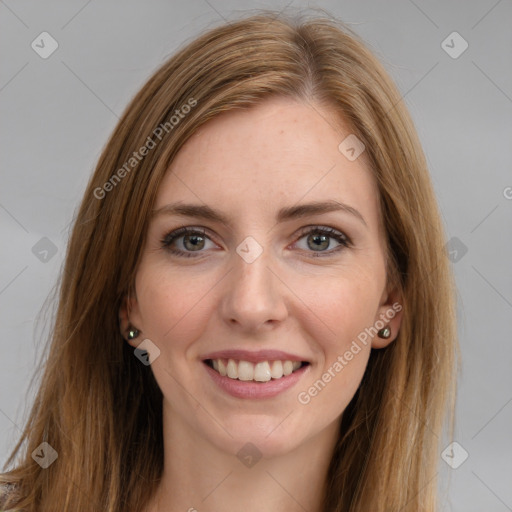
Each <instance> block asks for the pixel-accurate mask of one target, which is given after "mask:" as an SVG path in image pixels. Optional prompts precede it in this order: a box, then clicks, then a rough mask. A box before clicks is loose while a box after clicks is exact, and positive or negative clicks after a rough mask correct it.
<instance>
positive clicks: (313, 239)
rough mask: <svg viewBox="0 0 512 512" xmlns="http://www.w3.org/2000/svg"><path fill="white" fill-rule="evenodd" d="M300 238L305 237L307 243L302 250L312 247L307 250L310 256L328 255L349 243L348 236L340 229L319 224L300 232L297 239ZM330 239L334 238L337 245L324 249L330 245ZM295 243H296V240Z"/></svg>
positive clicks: (347, 245) (348, 245)
mask: <svg viewBox="0 0 512 512" xmlns="http://www.w3.org/2000/svg"><path fill="white" fill-rule="evenodd" d="M302 238H306V244H307V248H306V249H302V250H305V251H307V250H308V249H312V251H308V252H312V256H314V257H318V256H328V255H331V254H333V253H334V252H338V251H340V250H342V249H343V248H346V247H350V245H351V242H350V240H349V238H348V237H347V236H346V235H345V234H344V233H342V232H341V231H337V230H335V229H333V228H325V227H320V226H315V227H312V228H311V227H310V228H306V230H305V231H303V232H302V234H301V237H300V238H299V240H301V239H302ZM332 240H335V241H336V243H338V246H337V247H334V248H333V249H330V250H326V249H328V248H329V246H330V245H331V242H332ZM296 243H298V241H297V242H296ZM315 253H316V254H315Z"/></svg>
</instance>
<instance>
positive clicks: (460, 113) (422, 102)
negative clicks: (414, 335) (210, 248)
mask: <svg viewBox="0 0 512 512" xmlns="http://www.w3.org/2000/svg"><path fill="white" fill-rule="evenodd" d="M289 5H290V7H289V8H288V9H289V10H290V9H291V11H294V10H295V9H301V8H304V7H308V6H309V7H315V6H316V7H321V8H323V9H327V10H328V11H329V12H330V13H332V14H333V15H334V16H336V17H338V18H340V19H342V20H343V21H345V22H347V23H349V24H350V25H351V26H352V27H353V29H354V30H355V31H356V32H358V33H359V34H360V35H361V36H362V37H363V38H364V39H365V40H366V41H367V43H368V44H369V45H370V46H371V47H372V49H373V50H374V51H375V52H376V53H377V55H378V56H379V57H380V59H381V60H382V61H383V62H384V64H385V66H386V68H387V69H388V71H389V72H390V73H391V75H392V76H393V77H394V79H395V80H396V82H397V83H398V86H399V88H400V90H401V91H402V93H403V97H404V101H405V102H406V104H407V105H408V107H409V109H410V111H411V113H412V116H413V118H414V121H415V123H416V126H417V129H418V132H419V135H420V137H421V140H422V143H423V145H424V149H425V152H426V154H427V158H428V163H429V166H430V170H431V173H432V178H433V181H434V184H435V187H436V191H437V194H438V198H439V202H440V206H441V209H442V213H443V218H444V222H445V226H446V229H447V234H448V238H449V239H452V240H451V242H450V244H451V245H450V247H451V249H455V250H456V251H457V254H455V252H453V250H452V259H453V260H454V262H453V267H454V271H455V273H456V279H457V284H458V289H459V295H460V302H459V315H458V316H459V320H460V326H459V332H460V340H461V348H462V363H463V369H462V373H461V374H460V378H459V386H460V387H459V394H458V404H457V424H456V432H455V439H456V440H457V441H458V442H459V443H460V445H461V446H462V447H463V448H464V449H465V450H466V451H467V452H468V454H469V457H468V459H467V460H466V461H465V462H464V463H463V464H462V465H460V467H458V468H457V469H452V468H450V467H449V466H448V465H447V464H446V463H445V462H444V461H443V460H440V472H441V481H442V483H443V489H447V490H445V492H444V493H443V495H444V499H443V501H442V507H441V510H444V511H450V510H451V511H460V512H471V511H475V512H482V511H484V510H485V511H486V512H493V511H494V512H502V511H507V510H512V437H511V436H510V431H511V430H512V429H511V425H512V403H511V402H512V385H511V384H512V372H511V367H512V343H511V341H512V337H511V330H512V322H511V318H512V314H511V313H512V272H511V263H512V258H511V256H512V229H511V222H510V220H511V218H512V215H511V214H512V173H511V162H512V150H511V146H512V116H511V114H512V58H511V56H512V55H511V53H512V52H511V49H512V30H511V29H510V27H511V26H512V3H511V1H510V0H500V1H496V0H481V1H471V2H469V1H458V2H456V1H452V2H442V1H432V2H427V1H420V0H415V1H414V2H413V1H412V0H395V1H392V2H380V1H378V0H372V1H362V2H358V1H355V0H354V1H348V0H337V1H322V2H318V3H316V4H315V3H314V2H309V3H306V2H299V1H296V2H292V3H290V4H289ZM285 6H286V2H279V1H274V2H250V1H238V2H235V1H225V0H210V1H208V2H207V1H205V0H189V1H187V2H186V3H183V4H181V3H180V4H178V3H172V2H168V1H167V2H165V1H162V0H160V1H158V0H152V1H147V2H142V1H138V2H137V1H133V0H132V1H122V2H121V1H113V0H110V1H105V0H102V1H100V0H92V1H91V0H89V1H86V0H84V1H83V0H80V1H66V2H64V1H60V2H57V1H44V2H43V1H41V0H38V1H35V0H34V1H14V0H5V1H0V52H1V62H2V67H1V72H0V108H1V114H0V115H1V120H2V122H1V124H0V135H1V137H0V144H1V153H2V168H1V169H2V170H1V172H2V180H1V188H0V227H1V230H2V243H1V255H0V262H1V266H0V325H1V330H2V335H1V336H0V347H1V351H2V352H1V353H2V357H1V361H0V464H2V465H3V463H4V461H5V459H6V457H7V453H8V449H9V448H10V447H12V446H13V442H14V440H15V439H16V438H17V436H18V434H19V428H20V427H21V426H22V424H23V418H24V414H25V413H26V408H27V404H28V403H29V402H30V400H29V399H30V397H31V396H32V391H31V390H30V389H29V382H30V378H31V376H32V374H33V372H34V369H35V363H36V361H37V357H38V355H39V354H40V353H41V350H42V348H41V339H42V336H43V334H44V333H45V332H46V329H47V328H46V327H45V323H44V318H42V319H41V321H40V322H38V323H36V320H37V317H38V313H39V311H40V309H41V307H42V305H43V303H44V301H45V299H46V298H47V296H48V294H49V293H50V291H51V290H52V288H53V286H54V283H55V280H56V278H57V275H58V271H59V269H60V266H61V264H62V262H63V256H64V253H65V247H66V241H67V237H68V230H69V223H70V221H71V220H72V217H73V214H74V211H75V208H76V207H77V206H78V203H79V201H80V199H81V196H82V193H83V191H84V188H85V185H86V183H87V180H88V178H89V176H90V174H91V172H92V171H93V168H94V166H95V163H96V161H97V159H98V156H99V154H100V151H101V149H102V147H103V145H104V144H105V143H106V140H107V137H108V135H109V134H110V132H111V130H112V129H113V127H114V125H115V123H116V122H117V120H118V116H119V115H120V113H121V112H122V110H123V109H124V107H125V106H126V104H127V103H128V101H129V100H130V99H131V97H132V96H133V95H134V93H135V92H136V91H137V90H138V89H139V88H140V87H141V86H142V85H143V83H144V82H145V80H146V79H147V78H148V77H149V75H150V74H151V73H152V72H153V71H154V70H155V69H156V67H157V66H159V65H160V64H161V63H162V62H163V60H164V59H165V58H166V57H167V56H169V55H170V54H171V53H173V52H174V51H175V50H176V49H177V48H178V46H180V45H181V44H182V43H183V42H185V41H187V40H189V39H190V38H192V37H193V36H195V35H197V34H198V33H200V32H201V31H203V30H204V29H206V28H209V27H212V26H214V25H217V24H219V23H220V22H222V20H223V18H225V19H232V17H233V15H236V14H237V13H240V14H241V13H243V12H247V11H249V10H252V9H257V8H262V7H265V8H276V9H282V8H284V7H285ZM43 31H47V32H49V33H50V34H51V36H52V37H53V38H55V40H57V42H58V44H59V47H58V49H57V50H56V51H55V53H53V54H52V55H51V56H50V57H49V58H47V59H42V58H41V57H40V56H39V55H38V54H37V53H36V52H35V51H34V50H33V49H32V48H31V43H32V41H34V40H36V41H37V40H38V39H36V38H37V37H38V36H39V34H40V33H41V32H43ZM454 31H456V32H458V33H459V34H460V35H461V36H462V37H463V38H464V40H466V41H467V43H468V44H469V47H468V49H467V50H466V51H465V52H464V53H462V54H461V55H460V56H459V57H458V58H452V57H451V56H450V55H449V54H448V53H447V52H446V51H445V50H444V49H443V47H442V42H443V41H444V40H445V39H446V38H447V36H448V35H449V34H451V33H452V32H454ZM460 43H461V41H460V40H454V42H453V43H452V42H451V39H448V42H447V43H445V44H449V45H450V46H453V47H454V48H453V49H452V50H451V51H452V52H453V51H457V50H459V49H461V48H462V46H461V45H460ZM45 237H46V238H47V239H49V241H51V242H48V240H46V239H45V240H43V241H41V239H43V238H45ZM453 237H456V239H453ZM36 244H37V245H36ZM53 246H54V247H53ZM34 247H35V248H34ZM52 247H53V248H54V251H56V253H55V254H53V253H52V250H51V249H52ZM44 249H46V250H49V252H48V253H44V252H42V251H43V250H44ZM465 249H467V252H466V253H464V250H465ZM457 453H458V452H457ZM456 456H457V457H459V456H460V455H456ZM448 484H449V487H448Z"/></svg>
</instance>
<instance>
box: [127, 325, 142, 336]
mask: <svg viewBox="0 0 512 512" xmlns="http://www.w3.org/2000/svg"><path fill="white" fill-rule="evenodd" d="M139 334H140V332H139V331H138V330H137V329H136V328H135V327H132V326H131V325H130V327H128V339H129V340H133V339H135V338H136V337H137V336H138V335H139Z"/></svg>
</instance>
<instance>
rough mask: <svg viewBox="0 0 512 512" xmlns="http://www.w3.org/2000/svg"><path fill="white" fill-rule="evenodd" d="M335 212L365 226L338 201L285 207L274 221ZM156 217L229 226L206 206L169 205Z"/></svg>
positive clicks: (356, 211)
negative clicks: (185, 218) (186, 218)
mask: <svg viewBox="0 0 512 512" xmlns="http://www.w3.org/2000/svg"><path fill="white" fill-rule="evenodd" d="M335 211H341V212H345V213H348V214H350V215H352V216H353V217H355V218H356V219H358V220H359V221H361V222H362V223H363V224H364V225H365V226H367V224H366V221H365V220H364V217H363V216H362V215H361V213H360V212H359V211H358V210H356V209H355V208H353V207H352V206H349V205H348V204H344V203H340V202H339V201H334V200H330V201H317V202H312V203H307V204H299V205H294V206H286V207H284V208H281V209H280V210H279V211H278V213H277V216H276V220H277V222H278V223H279V222H284V221H287V220H293V219H299V218H303V217H308V216H312V215H320V214H323V213H329V212H335ZM158 215H180V216H184V217H194V218H198V219H205V220H211V221H214V222H220V223H222V224H226V225H228V226H229V225H230V223H229V219H228V218H227V217H226V216H225V215H224V214H222V213H221V212H219V211H217V210H214V209H212V208H210V207H209V206H207V205H196V204H187V203H170V204H167V205H165V206H162V207H161V208H158V209H157V210H153V211H152V215H151V217H152V218H154V217H156V216H158Z"/></svg>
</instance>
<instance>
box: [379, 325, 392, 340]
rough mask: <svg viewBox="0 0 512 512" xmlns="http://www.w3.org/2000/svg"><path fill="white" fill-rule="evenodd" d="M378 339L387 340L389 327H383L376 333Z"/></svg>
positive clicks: (389, 332) (389, 333)
mask: <svg viewBox="0 0 512 512" xmlns="http://www.w3.org/2000/svg"><path fill="white" fill-rule="evenodd" d="M377 335H378V337H379V338H382V339H384V340H387V339H388V338H389V337H390V336H391V329H390V328H389V327H387V326H386V327H383V328H382V329H381V330H380V331H379V332H378V333H377Z"/></svg>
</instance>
